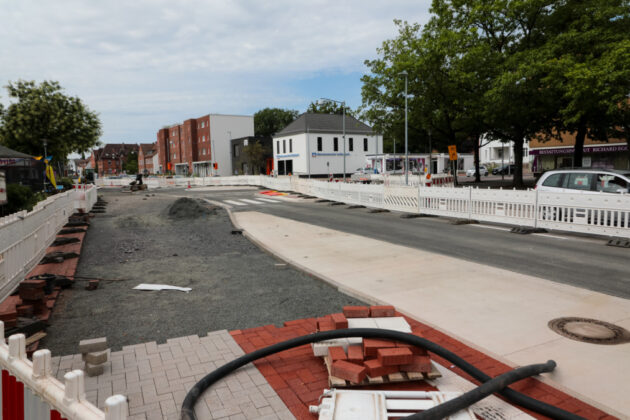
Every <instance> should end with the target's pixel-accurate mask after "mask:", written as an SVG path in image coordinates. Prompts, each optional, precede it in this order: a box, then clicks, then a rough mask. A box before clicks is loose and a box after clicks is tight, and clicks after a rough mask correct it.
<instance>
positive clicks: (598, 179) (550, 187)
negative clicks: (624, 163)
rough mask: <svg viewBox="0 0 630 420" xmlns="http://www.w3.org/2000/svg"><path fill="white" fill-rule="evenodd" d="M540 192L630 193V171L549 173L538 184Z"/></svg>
mask: <svg viewBox="0 0 630 420" xmlns="http://www.w3.org/2000/svg"><path fill="white" fill-rule="evenodd" d="M536 189H537V190H540V191H556V192H572V193H574V192H583V193H591V194H594V193H598V192H604V193H629V192H630V171H627V170H625V171H618V170H614V169H591V168H575V169H558V170H553V171H547V172H545V173H544V174H542V175H541V177H540V179H539V180H538V182H537V183H536Z"/></svg>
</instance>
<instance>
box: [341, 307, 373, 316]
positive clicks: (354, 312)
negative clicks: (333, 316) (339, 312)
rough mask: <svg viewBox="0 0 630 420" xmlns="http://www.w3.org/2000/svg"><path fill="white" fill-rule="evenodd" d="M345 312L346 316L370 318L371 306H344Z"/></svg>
mask: <svg viewBox="0 0 630 420" xmlns="http://www.w3.org/2000/svg"><path fill="white" fill-rule="evenodd" d="M343 314H344V315H345V317H346V318H368V317H369V316H370V308H369V307H368V306H344V307H343Z"/></svg>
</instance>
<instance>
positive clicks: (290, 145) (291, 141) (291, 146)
mask: <svg viewBox="0 0 630 420" xmlns="http://www.w3.org/2000/svg"><path fill="white" fill-rule="evenodd" d="M289 153H293V139H289Z"/></svg>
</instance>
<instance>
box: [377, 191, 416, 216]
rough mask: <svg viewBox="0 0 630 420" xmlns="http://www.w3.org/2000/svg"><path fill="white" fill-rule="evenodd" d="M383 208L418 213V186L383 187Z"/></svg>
mask: <svg viewBox="0 0 630 420" xmlns="http://www.w3.org/2000/svg"><path fill="white" fill-rule="evenodd" d="M383 208H385V209H387V210H397V211H405V212H409V213H418V212H419V208H418V187H395V186H389V187H387V186H386V187H384V189H383Z"/></svg>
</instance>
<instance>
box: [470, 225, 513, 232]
mask: <svg viewBox="0 0 630 420" xmlns="http://www.w3.org/2000/svg"><path fill="white" fill-rule="evenodd" d="M470 226H474V227H478V228H484V229H494V230H503V231H509V230H510V229H511V228H504V227H499V226H488V225H470Z"/></svg>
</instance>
